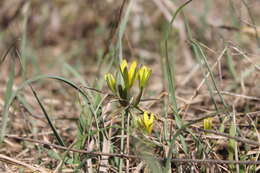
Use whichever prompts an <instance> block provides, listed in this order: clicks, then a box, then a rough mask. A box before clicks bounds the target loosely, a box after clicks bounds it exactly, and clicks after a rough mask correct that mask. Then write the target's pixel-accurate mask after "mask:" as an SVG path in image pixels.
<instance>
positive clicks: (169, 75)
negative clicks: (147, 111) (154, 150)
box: [165, 0, 192, 172]
mask: <svg viewBox="0 0 260 173" xmlns="http://www.w3.org/2000/svg"><path fill="white" fill-rule="evenodd" d="M191 1H192V0H189V1H187V2H185V3H184V4H182V5H181V6H180V7H179V8H178V9H177V10H176V12H175V13H174V14H173V17H172V20H171V22H170V23H169V26H168V31H167V32H166V37H165V63H166V64H165V65H166V72H167V79H168V89H169V93H170V100H171V103H172V106H173V111H174V116H175V120H176V124H177V126H178V128H179V129H181V128H182V126H183V122H182V120H181V118H180V116H179V114H178V106H177V101H176V95H175V90H176V89H175V81H174V79H173V74H174V68H175V67H174V68H173V73H172V70H171V67H170V61H169V55H168V39H169V33H170V30H171V28H172V23H173V22H174V20H175V18H176V16H177V14H178V13H179V12H180V11H181V10H182V9H183V8H184V7H185V6H186V5H188V4H189V3H190V2H191ZM180 138H183V137H182V136H181V137H180ZM181 141H182V143H183V141H184V139H181ZM174 142H175V139H171V143H170V149H169V152H168V155H167V161H166V172H167V171H168V170H169V169H170V165H171V156H172V150H173V144H174ZM183 144H184V143H183ZM184 146H186V145H185V144H184Z"/></svg>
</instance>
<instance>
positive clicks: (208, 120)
mask: <svg viewBox="0 0 260 173" xmlns="http://www.w3.org/2000/svg"><path fill="white" fill-rule="evenodd" d="M212 121H213V118H212V117H209V118H205V119H204V120H203V127H204V129H205V130H211V129H212Z"/></svg>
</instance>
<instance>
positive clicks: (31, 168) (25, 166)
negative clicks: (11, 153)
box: [0, 154, 51, 173]
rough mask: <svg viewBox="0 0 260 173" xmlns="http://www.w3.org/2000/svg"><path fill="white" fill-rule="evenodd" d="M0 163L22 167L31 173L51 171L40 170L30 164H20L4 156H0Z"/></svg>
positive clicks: (49, 172)
mask: <svg viewBox="0 0 260 173" xmlns="http://www.w3.org/2000/svg"><path fill="white" fill-rule="evenodd" d="M0 161H2V162H4V163H7V164H12V165H16V166H17V167H23V168H26V169H29V170H31V171H33V172H39V173H51V171H47V170H46V169H43V168H41V167H40V166H32V165H30V164H27V163H24V162H21V161H19V160H16V159H14V158H11V157H8V156H5V155H3V154H0Z"/></svg>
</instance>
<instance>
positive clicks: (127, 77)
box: [120, 59, 137, 89]
mask: <svg viewBox="0 0 260 173" xmlns="http://www.w3.org/2000/svg"><path fill="white" fill-rule="evenodd" d="M136 66H137V62H136V61H134V62H132V64H131V65H130V68H129V69H128V63H127V61H126V60H125V59H124V60H123V61H122V63H121V64H120V71H121V74H122V76H123V79H124V84H125V87H126V88H127V89H129V88H131V87H132V86H133V84H134V81H135V79H136V73H137V70H136Z"/></svg>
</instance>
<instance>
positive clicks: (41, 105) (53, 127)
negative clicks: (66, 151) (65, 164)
mask: <svg viewBox="0 0 260 173" xmlns="http://www.w3.org/2000/svg"><path fill="white" fill-rule="evenodd" d="M29 86H30V88H31V90H32V92H33V95H34V97H35V98H36V100H37V102H38V104H39V105H40V107H41V109H42V112H43V114H44V116H45V118H46V119H47V121H48V123H49V125H50V127H51V129H52V131H53V133H54V135H55V137H56V139H57V140H58V142H59V144H60V145H62V146H65V143H64V142H63V140H62V138H61V136H60V135H59V133H58V131H57V130H56V128H55V126H54V125H53V123H52V121H51V119H50V117H49V115H48V113H47V111H46V110H45V108H44V106H43V104H42V103H41V101H40V99H39V97H38V96H37V93H36V92H35V90H34V89H33V87H32V86H31V85H30V84H29Z"/></svg>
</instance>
